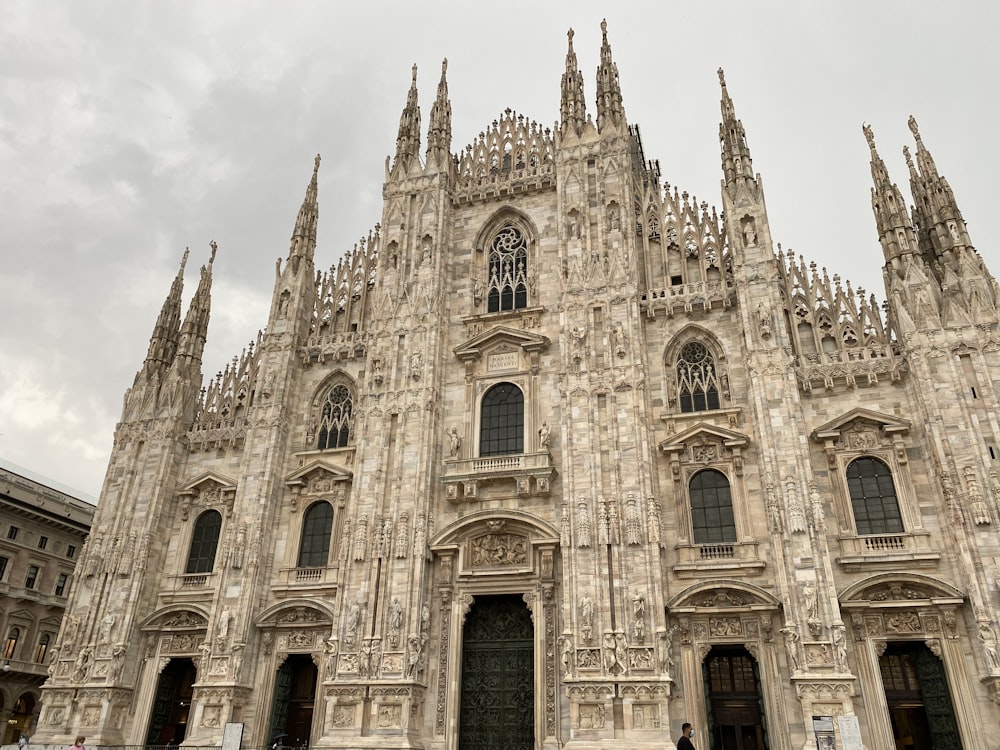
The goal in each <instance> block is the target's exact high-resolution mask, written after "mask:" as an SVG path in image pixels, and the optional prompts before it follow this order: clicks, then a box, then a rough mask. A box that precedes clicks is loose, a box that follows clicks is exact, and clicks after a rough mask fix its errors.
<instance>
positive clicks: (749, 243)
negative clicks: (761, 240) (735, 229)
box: [743, 217, 757, 247]
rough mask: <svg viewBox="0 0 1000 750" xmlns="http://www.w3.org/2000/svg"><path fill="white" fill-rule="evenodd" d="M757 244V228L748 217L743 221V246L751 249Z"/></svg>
mask: <svg viewBox="0 0 1000 750" xmlns="http://www.w3.org/2000/svg"><path fill="white" fill-rule="evenodd" d="M756 244H757V228H756V227H755V226H754V221H753V219H751V218H750V217H747V218H746V219H744V220H743V245H744V246H745V247H753V246H754V245H756Z"/></svg>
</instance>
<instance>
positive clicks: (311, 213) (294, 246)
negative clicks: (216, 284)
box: [212, 154, 320, 266]
mask: <svg viewBox="0 0 1000 750" xmlns="http://www.w3.org/2000/svg"><path fill="white" fill-rule="evenodd" d="M319 163H320V155H319V154H316V158H315V159H314V160H313V173H312V179H310V180H309V186H308V187H307V188H306V197H305V198H304V199H303V200H302V206H301V207H300V208H299V215H298V216H297V217H296V219H295V228H294V229H293V230H292V240H291V245H290V246H289V248H288V260H289V261H290V262H291V261H292V259H295V258H301V259H303V260H306V261H307V262H310V263H311V262H312V259H313V256H314V254H315V252H316V226H317V224H318V223H319V200H318V196H319V188H318V179H319ZM212 257H215V251H214V250H213V252H212ZM295 265H296V266H297V265H298V264H297V262H296V263H295Z"/></svg>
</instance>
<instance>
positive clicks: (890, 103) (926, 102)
mask: <svg viewBox="0 0 1000 750" xmlns="http://www.w3.org/2000/svg"><path fill="white" fill-rule="evenodd" d="M997 7H998V6H997V4H996V3H995V2H992V0H982V1H981V2H969V1H961V0H951V2H949V3H940V2H928V1H925V0H909V1H908V2H903V1H898V2H892V1H890V0H878V1H872V0H865V1H863V2H856V1H847V2H845V1H844V0H839V1H838V2H824V3H819V2H809V1H807V0H788V1H787V2H779V1H777V0H772V1H771V2H749V1H744V2H722V1H721V0H720V2H713V3H703V2H690V1H689V2H656V3H653V2H644V3H635V2H626V1H625V0H619V2H617V3H610V2H601V3H598V2H589V1H584V0H576V1H575V2H558V3H554V2H539V1H538V0H535V1H534V2H514V1H510V2H505V3H503V2H501V3H490V4H486V3H476V2H469V1H468V0H464V1H460V0H449V1H447V2H446V1H443V0H433V1H428V2H412V1H411V2H378V1H377V0H368V1H367V2H351V3H349V4H348V3H339V2H338V3H334V2H326V3H320V2H306V1H304V0H296V2H251V1H248V0H239V1H238V2H225V1H223V0H212V2H172V3H166V2H161V1H157V2H139V1H137V0H120V1H118V2H99V1H97V0H87V1H86V2H83V1H81V0H65V1H64V2H43V1H41V0H23V1H20V2H18V1H12V0H4V1H3V2H0V191H2V199H0V252H2V253H3V261H4V262H3V265H2V267H0V278H2V281H3V285H2V287H3V293H2V294H0V353H2V357H0V457H2V458H4V459H7V460H9V461H14V462H16V463H18V464H20V465H21V466H24V467H27V468H29V469H32V470H33V471H35V472H37V473H40V474H43V475H45V476H48V477H50V478H51V479H53V480H56V481H58V482H61V483H63V484H66V485H69V486H71V487H74V488H77V489H78V490H80V491H81V493H85V494H89V495H92V496H97V495H98V494H99V492H100V488H101V484H102V482H103V478H104V471H105V468H106V464H107V460H108V455H109V451H110V448H111V444H112V436H113V431H114V426H115V423H116V421H117V419H118V417H119V415H120V410H121V403H122V394H123V393H124V391H125V389H126V388H127V387H128V386H129V385H131V383H132V379H133V377H134V375H135V372H136V370H137V369H138V368H139V366H140V365H141V363H142V359H143V356H144V355H145V352H146V347H147V344H148V339H149V335H150V332H151V331H152V327H153V323H154V321H155V319H156V315H157V312H158V311H159V308H160V305H161V304H162V302H163V299H164V297H165V295H166V293H167V290H168V287H169V285H170V281H171V279H172V277H173V275H174V274H175V273H176V269H177V266H178V263H179V262H180V258H181V255H182V253H183V251H184V248H185V247H188V246H189V247H190V248H191V260H190V262H189V265H188V272H187V288H186V290H185V291H186V294H185V306H186V304H187V299H189V297H190V294H191V293H192V292H193V290H194V287H195V285H196V284H197V273H198V267H199V266H200V265H201V264H202V263H204V262H206V260H207V258H208V254H209V247H208V244H209V242H210V241H211V240H213V239H214V240H216V241H217V242H218V244H219V255H218V259H217V261H216V263H215V283H214V288H213V303H212V305H213V308H212V322H211V326H210V329H209V341H208V346H207V348H206V353H205V371H206V380H207V378H208V376H210V375H211V374H212V373H214V372H215V371H217V370H219V369H221V367H222V366H224V364H225V362H226V361H228V360H229V359H230V358H232V356H233V355H234V354H237V353H238V352H239V351H240V350H241V349H242V348H243V346H245V345H246V343H247V342H249V341H250V340H251V338H253V337H254V336H255V335H256V332H257V330H258V329H259V328H261V327H262V326H263V325H264V324H265V323H266V316H267V312H268V305H269V300H270V295H271V290H272V283H273V279H274V260H275V259H276V258H277V257H279V256H281V257H283V256H285V255H286V254H287V251H288V239H289V236H290V234H291V231H292V226H293V224H294V221H295V215H296V212H297V209H298V206H299V204H300V203H301V201H302V197H303V194H304V191H305V187H306V184H307V182H308V179H309V176H310V173H311V171H312V164H313V156H314V155H315V154H316V153H317V152H318V153H321V154H322V155H323V164H322V167H321V169H320V175H319V196H320V224H319V238H318V239H319V247H318V250H317V258H316V262H317V266H318V267H321V268H326V267H329V266H330V265H332V264H333V263H334V262H335V261H336V259H337V258H338V257H339V256H340V255H341V254H342V253H343V252H344V251H345V250H346V249H348V248H350V247H351V245H353V243H354V242H355V241H356V240H357V238H359V237H360V236H362V235H364V234H367V232H368V231H369V230H370V229H371V228H372V226H373V225H374V224H375V223H376V222H377V221H379V220H380V218H381V187H382V180H383V177H384V162H385V157H386V155H388V154H390V153H392V152H393V150H394V144H395V137H396V128H397V125H398V122H399V114H400V110H401V108H402V106H403V103H404V101H405V98H406V92H407V89H408V87H409V83H410V66H411V65H412V64H413V63H416V64H417V65H418V68H419V78H418V84H419V88H420V103H421V112H422V115H423V123H422V124H423V127H424V129H425V133H426V126H427V117H428V114H429V112H430V105H431V103H432V102H433V99H434V93H435V88H436V84H437V80H438V77H439V75H440V64H441V60H442V58H444V57H447V58H448V61H449V64H448V81H449V88H450V93H451V100H452V108H453V112H454V119H453V141H452V148H453V150H454V151H459V150H461V149H463V148H464V146H465V145H466V144H467V143H470V142H472V141H473V139H474V138H475V137H476V135H477V134H478V133H479V132H480V131H481V130H483V129H484V128H485V127H486V126H487V125H488V124H489V123H490V122H491V121H492V120H493V119H494V118H496V117H497V116H498V115H499V114H500V113H501V112H502V111H503V110H504V109H505V108H507V107H511V108H512V109H514V110H516V111H517V112H519V113H521V114H523V115H525V116H526V117H528V118H530V119H534V120H537V121H539V122H541V123H543V124H545V125H547V126H551V125H552V124H553V123H554V122H555V120H556V119H557V117H558V112H559V79H560V75H561V73H562V72H563V69H564V65H565V54H566V31H567V29H568V28H569V27H571V26H572V27H573V28H574V29H575V31H576V36H575V40H574V44H575V48H576V52H577V55H578V58H579V63H580V67H581V69H582V70H583V72H584V80H585V91H586V95H587V99H588V108H589V111H590V112H592V113H595V112H596V109H595V107H594V104H593V101H594V99H593V97H594V81H595V72H596V68H597V65H598V62H599V49H600V40H601V34H600V22H601V19H602V18H605V17H606V18H607V21H608V35H609V39H610V42H611V45H612V49H613V52H614V58H615V61H616V62H617V64H618V69H619V74H620V79H621V87H622V94H623V98H624V105H625V113H626V116H627V118H628V120H629V122H630V123H632V124H638V125H639V126H640V127H641V129H642V136H643V142H644V145H645V150H646V156H647V158H650V159H659V161H660V165H661V168H662V173H663V178H664V179H665V180H666V181H668V182H669V183H670V184H671V185H675V186H677V187H679V188H680V189H681V190H687V191H688V192H690V193H693V194H694V195H696V196H697V197H698V199H699V200H705V201H708V202H709V203H710V204H713V205H718V204H719V203H720V201H719V180H720V177H721V169H720V163H719V145H718V123H719V86H718V79H717V77H716V69H717V68H719V67H720V66H721V67H723V68H725V70H726V78H727V84H728V88H729V91H730V94H731V95H732V97H733V99H734V101H735V103H736V110H737V114H738V115H739V116H740V118H741V119H742V120H743V124H744V126H745V127H746V131H747V138H748V141H749V144H750V149H751V153H752V155H753V160H754V168H755V170H756V171H758V172H759V173H761V174H762V175H763V178H764V185H765V191H766V196H767V206H768V212H769V217H770V222H771V232H772V235H773V237H774V238H775V239H776V240H777V241H779V242H781V243H782V245H783V246H784V247H785V248H786V249H787V248H793V249H794V250H795V251H796V252H797V253H801V254H802V255H804V256H805V257H806V258H807V259H808V260H813V261H815V262H816V263H817V264H818V265H819V266H821V267H826V268H828V269H829V272H830V274H831V275H832V274H833V273H839V274H840V275H841V276H842V277H844V278H846V279H850V280H851V281H852V282H853V283H854V284H855V285H856V286H864V287H866V288H867V289H869V290H870V291H874V292H875V293H876V294H877V295H878V297H879V298H880V299H881V298H883V297H884V292H883V290H882V282H881V265H882V256H881V251H880V249H879V245H878V242H877V238H876V234H875V227H874V220H873V218H872V214H871V205H870V194H869V189H870V184H871V178H870V174H869V166H868V148H867V145H866V143H865V139H864V137H863V135H862V132H861V125H862V122H868V123H871V125H872V128H873V130H874V132H875V138H876V141H877V144H878V147H879V150H880V152H881V154H882V156H883V158H884V159H885V160H886V162H887V163H888V165H889V169H890V171H891V173H892V175H893V178H894V179H895V180H896V181H897V182H898V183H899V184H900V187H901V188H902V189H903V191H904V194H905V195H907V197H908V196H909V192H908V186H907V180H908V177H907V172H906V168H905V165H904V162H903V158H902V155H901V149H902V146H903V145H904V144H910V143H912V140H911V137H910V133H909V131H908V130H907V127H906V120H907V116H908V115H910V114H911V113H912V114H913V115H915V116H916V117H917V120H918V121H919V123H920V127H921V134H922V136H923V139H924V141H925V143H926V144H927V146H928V147H929V148H930V150H931V153H932V154H933V156H934V158H935V160H936V162H937V165H938V168H939V170H940V171H941V173H942V174H944V175H945V176H946V177H948V179H949V181H950V183H951V186H952V188H953V189H954V191H955V194H956V196H957V197H958V201H959V205H960V207H961V208H962V211H963V213H964V215H965V218H966V220H967V221H968V224H969V229H970V233H971V236H972V240H973V242H974V243H975V245H976V246H977V248H978V249H979V251H980V253H982V254H983V256H984V257H985V258H986V261H987V263H988V264H990V267H991V269H992V270H993V272H994V273H995V274H996V273H1000V250H998V242H1000V225H998V222H997V221H996V220H995V219H993V217H994V216H995V215H996V213H997V211H996V207H995V200H996V198H995V193H996V184H997V176H998V174H1000V156H998V149H997V147H996V138H995V135H994V132H995V130H996V128H997V125H998V123H1000V103H998V89H997V81H996V76H997V73H998V70H1000V65H998V62H1000V54H998V52H997V50H998V48H1000V45H998V44H997V42H996V38H995V37H996V32H997V29H998V28H1000V23H998V21H1000V11H998V10H996V8H997ZM424 141H425V143H426V136H425V137H424ZM991 219H993V220H992V221H991Z"/></svg>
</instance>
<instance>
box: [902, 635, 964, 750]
mask: <svg viewBox="0 0 1000 750" xmlns="http://www.w3.org/2000/svg"><path fill="white" fill-rule="evenodd" d="M913 661H914V664H915V666H916V668H917V676H918V677H919V678H920V693H921V695H922V697H923V700H924V710H925V711H926V712H927V724H928V725H929V727H930V730H931V737H932V739H933V746H934V747H935V748H940V750H961V748H962V740H961V739H960V738H959V735H958V725H957V724H956V723H955V711H954V709H953V708H952V705H951V695H949V693H948V679H947V677H946V676H945V673H944V663H943V662H942V661H941V660H940V659H939V658H937V657H936V656H934V654H932V653H931V652H930V650H929V649H928V648H927V647H926V646H924V645H920V646H919V647H918V648H917V651H916V653H915V654H914V660H913Z"/></svg>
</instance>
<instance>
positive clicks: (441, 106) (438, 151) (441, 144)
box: [414, 58, 451, 163]
mask: <svg viewBox="0 0 1000 750" xmlns="http://www.w3.org/2000/svg"><path fill="white" fill-rule="evenodd" d="M447 73H448V58H445V59H444V60H443V61H442V62H441V80H440V81H439V82H438V89H437V98H436V99H434V106H432V107H431V118H430V123H429V125H428V127H427V161H428V162H430V161H431V160H432V159H437V160H438V161H439V163H443V159H446V158H448V157H449V156H450V155H451V101H450V100H449V99H448V78H447ZM414 101H416V100H414Z"/></svg>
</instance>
